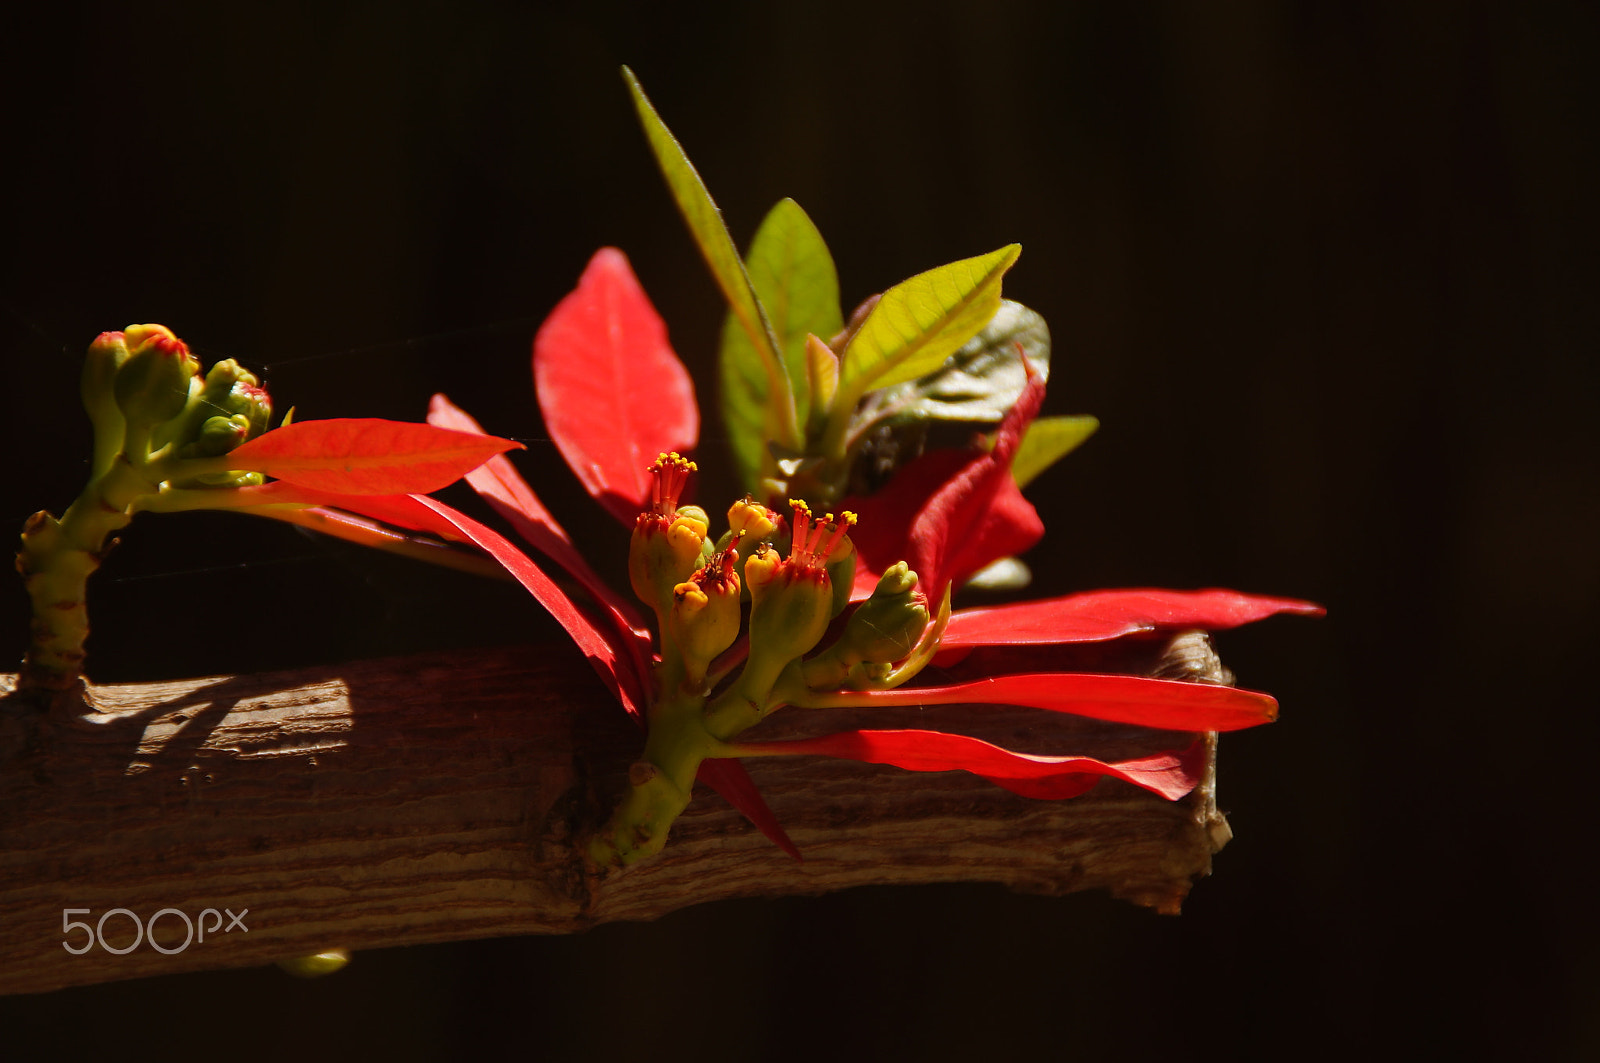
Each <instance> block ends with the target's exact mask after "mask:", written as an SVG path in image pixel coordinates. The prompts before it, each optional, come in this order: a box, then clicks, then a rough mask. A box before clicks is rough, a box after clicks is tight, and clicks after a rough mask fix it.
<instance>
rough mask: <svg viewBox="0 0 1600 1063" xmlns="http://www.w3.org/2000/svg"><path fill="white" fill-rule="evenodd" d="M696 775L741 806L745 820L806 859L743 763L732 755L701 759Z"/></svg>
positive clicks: (775, 842) (778, 844) (780, 844)
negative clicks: (731, 756)
mask: <svg viewBox="0 0 1600 1063" xmlns="http://www.w3.org/2000/svg"><path fill="white" fill-rule="evenodd" d="M695 777H696V778H697V779H699V780H700V781H701V782H703V783H705V784H706V785H707V786H709V787H711V788H712V789H713V790H715V791H716V792H717V793H719V794H721V795H722V798H723V800H725V801H727V802H728V804H730V805H732V806H733V807H734V808H735V809H737V810H738V811H739V813H740V814H741V815H743V816H744V818H745V819H748V820H749V821H750V822H751V823H753V824H755V826H756V829H757V830H759V831H761V833H762V834H765V835H766V836H767V838H768V839H769V840H770V841H772V842H773V844H775V845H777V846H778V848H780V849H782V850H783V851H784V852H786V853H788V854H789V855H790V856H792V857H794V858H795V859H796V860H801V859H803V858H802V857H801V855H800V848H799V846H797V845H795V843H794V842H792V841H790V840H789V835H788V834H787V833H786V832H785V831H784V829H783V825H782V824H781V823H779V822H778V817H777V816H775V815H773V813H772V809H771V808H769V807H768V806H767V801H766V798H764V797H762V796H761V791H760V790H757V789H756V784H755V783H754V782H752V781H751V780H750V773H749V772H747V771H745V770H744V765H743V764H740V763H739V762H738V761H737V760H734V759H732V758H723V757H708V758H707V759H705V760H702V761H701V762H700V771H699V773H698V774H697V775H696V776H695Z"/></svg>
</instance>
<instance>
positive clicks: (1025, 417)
mask: <svg viewBox="0 0 1600 1063" xmlns="http://www.w3.org/2000/svg"><path fill="white" fill-rule="evenodd" d="M1043 401H1044V381H1043V380H1041V379H1040V378H1039V377H1038V376H1034V375H1031V374H1030V376H1029V379H1028V383H1027V385H1026V386H1025V387H1024V388H1023V390H1022V394H1021V395H1020V396H1018V398H1017V401H1016V404H1015V405H1013V406H1012V407H1011V410H1010V411H1009V412H1008V413H1007V414H1006V416H1005V419H1004V420H1003V421H1001V422H1000V427H999V429H998V430H997V431H996V433H995V444H994V448H993V449H992V450H990V451H988V452H987V453H980V454H977V455H975V456H974V455H971V454H967V453H963V452H960V451H934V452H932V453H930V454H925V455H923V456H922V457H920V458H918V459H917V460H916V461H913V462H912V463H911V464H909V465H907V466H906V467H905V468H903V469H901V470H900V471H899V472H898V473H896V474H895V477H894V479H893V480H891V481H889V484H888V486H887V487H885V488H884V489H883V490H882V491H879V492H878V493H877V494H874V495H872V496H870V497H868V498H864V499H848V500H846V501H845V502H843V503H841V507H842V508H844V509H849V510H853V511H854V512H855V513H856V515H857V516H858V517H859V518H860V520H859V522H858V523H857V524H856V527H855V529H854V530H852V531H851V533H850V539H851V541H852V542H854V543H855V545H856V550H857V551H858V553H859V555H860V559H861V560H860V563H859V564H858V565H857V567H856V582H855V587H854V589H853V593H852V595H851V596H852V597H854V598H864V597H866V596H867V595H870V594H871V593H872V587H873V586H874V585H875V584H876V582H877V578H878V576H879V575H881V574H882V573H883V571H884V570H885V569H886V568H888V567H889V566H890V565H893V564H894V563H895V562H897V561H904V562H906V563H907V564H908V565H910V566H911V569H912V571H913V572H915V573H917V575H918V577H919V578H920V580H921V584H920V589H921V590H922V591H923V592H924V593H925V594H926V595H927V596H928V600H929V601H938V600H939V599H940V597H942V596H943V594H944V587H945V584H947V583H949V582H951V581H959V580H962V579H965V578H966V577H968V576H970V575H972V574H973V573H974V572H977V571H978V570H979V569H981V568H983V567H984V566H985V565H988V564H989V563H990V562H993V561H997V560H999V559H1000V558H1002V557H1009V556H1011V555H1013V554H1019V553H1021V552H1022V551H1024V550H1027V549H1028V548H1029V547H1031V546H1033V545H1034V544H1035V543H1037V542H1038V541H1039V539H1040V537H1041V536H1043V535H1044V523H1043V522H1042V521H1041V520H1040V519H1039V514H1038V513H1037V512H1036V511H1035V510H1034V508H1033V505H1032V504H1031V503H1030V502H1029V501H1028V500H1027V499H1025V498H1023V497H1022V492H1021V491H1020V490H1018V488H1017V484H1016V481H1015V480H1013V479H1012V478H1011V458H1012V456H1013V455H1014V454H1015V453H1016V449H1017V445H1018V443H1019V442H1020V441H1021V439H1022V433H1023V432H1024V431H1026V430H1027V427H1028V425H1029V424H1030V423H1032V421H1033V419H1034V417H1036V416H1037V415H1038V413H1039V405H1040V403H1042V402H1043Z"/></svg>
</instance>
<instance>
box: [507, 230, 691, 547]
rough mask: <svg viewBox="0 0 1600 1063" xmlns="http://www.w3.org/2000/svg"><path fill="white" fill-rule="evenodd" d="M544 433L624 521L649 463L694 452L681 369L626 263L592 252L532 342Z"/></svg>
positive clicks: (642, 493) (609, 250)
mask: <svg viewBox="0 0 1600 1063" xmlns="http://www.w3.org/2000/svg"><path fill="white" fill-rule="evenodd" d="M533 379H534V385H535V388H536V389H537V392H538V398H539V409H540V411H541V412H542V413H543V414H544V423H545V427H546V428H547V429H548V430H549V432H550V437H551V438H552V439H554V440H555V443H556V446H557V447H558V448H560V450H561V456H562V457H564V458H566V459H567V464H568V465H570V466H571V467H572V471H573V472H574V473H576V474H577V477H578V479H579V480H580V481H581V482H582V483H583V486H584V487H585V488H586V489H587V490H588V492H589V494H590V495H592V496H594V497H595V498H596V499H598V500H599V501H600V503H601V504H602V505H604V506H605V507H606V509H608V510H610V511H611V513H612V514H613V515H614V516H616V517H617V519H618V520H621V521H622V522H623V523H624V524H627V525H630V526H631V525H632V524H633V521H634V518H635V517H637V516H638V515H639V513H640V511H641V510H644V509H646V508H648V507H647V503H648V502H649V499H650V485H651V478H650V472H649V468H650V464H651V463H652V462H653V461H655V459H656V455H657V454H660V453H661V452H662V451H674V450H676V451H687V450H691V449H693V447H694V445H695V443H696V442H697V441H698V439H699V435H700V412H699V409H698V408H697V407H696V406H695V398H694V384H693V382H692V381H691V380H690V379H689V373H688V370H686V369H684V367H683V363H682V362H680V361H679V360H678V356H677V355H676V354H674V353H673V350H672V347H671V345H670V344H668V342H667V330H666V326H665V325H664V324H663V323H662V321H661V316H660V315H659V314H657V313H656V310H655V307H653V306H651V305H650V299H649V297H647V296H646V295H645V293H644V289H643V288H641V287H640V286H639V281H638V279H637V278H636V277H634V275H633V270H632V269H631V268H629V266H628V259H627V257H626V256H625V255H623V253H622V252H621V251H618V250H617V249H616V248H613V247H604V248H601V249H600V250H599V251H597V252H595V256H594V258H592V259H590V261H589V266H588V268H587V269H585V270H584V272H583V277H582V278H581V279H579V281H578V287H577V289H576V290H575V291H573V292H572V293H571V294H570V295H568V296H567V297H566V298H565V299H563V300H561V302H560V303H558V304H557V305H556V308H555V309H554V310H553V311H551V312H550V316H549V317H548V318H547V319H546V320H545V323H544V324H543V325H542V326H541V327H540V328H539V333H538V335H537V336H535V337H534V340H533Z"/></svg>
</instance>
